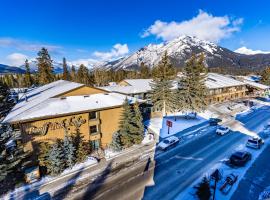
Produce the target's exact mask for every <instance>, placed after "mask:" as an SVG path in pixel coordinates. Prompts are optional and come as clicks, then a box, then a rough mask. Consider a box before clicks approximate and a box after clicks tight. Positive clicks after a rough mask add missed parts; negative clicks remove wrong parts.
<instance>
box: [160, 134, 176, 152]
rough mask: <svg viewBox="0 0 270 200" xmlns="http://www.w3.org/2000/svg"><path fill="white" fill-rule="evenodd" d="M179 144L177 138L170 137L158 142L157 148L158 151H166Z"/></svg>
mask: <svg viewBox="0 0 270 200" xmlns="http://www.w3.org/2000/svg"><path fill="white" fill-rule="evenodd" d="M178 143H179V138H178V137H176V136H171V137H168V138H166V139H165V140H163V141H162V142H160V143H159V144H158V146H157V148H158V149H161V150H163V151H166V150H167V149H168V148H170V147H172V146H175V145H177V144H178Z"/></svg>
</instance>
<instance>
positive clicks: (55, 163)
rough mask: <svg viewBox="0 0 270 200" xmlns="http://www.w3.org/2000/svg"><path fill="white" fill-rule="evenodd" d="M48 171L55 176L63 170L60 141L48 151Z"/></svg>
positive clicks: (62, 154) (63, 162)
mask: <svg viewBox="0 0 270 200" xmlns="http://www.w3.org/2000/svg"><path fill="white" fill-rule="evenodd" d="M48 159H49V165H48V171H49V172H50V174H51V175H53V176H55V175H58V174H60V173H62V172H63V171H64V169H65V160H64V153H63V145H62V142H61V141H60V140H57V141H56V142H55V143H54V144H53V145H52V148H51V150H50V154H49V158H48Z"/></svg>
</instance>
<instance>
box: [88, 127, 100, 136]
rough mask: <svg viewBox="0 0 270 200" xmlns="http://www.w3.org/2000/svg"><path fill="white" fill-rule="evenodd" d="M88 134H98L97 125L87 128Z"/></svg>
mask: <svg viewBox="0 0 270 200" xmlns="http://www.w3.org/2000/svg"><path fill="white" fill-rule="evenodd" d="M89 132H90V135H95V134H97V133H98V126H97V125H92V126H90V127H89Z"/></svg>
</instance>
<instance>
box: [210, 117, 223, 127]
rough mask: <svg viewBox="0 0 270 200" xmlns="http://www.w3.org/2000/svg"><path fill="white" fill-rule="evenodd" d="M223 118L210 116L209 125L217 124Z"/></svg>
mask: <svg viewBox="0 0 270 200" xmlns="http://www.w3.org/2000/svg"><path fill="white" fill-rule="evenodd" d="M221 121H222V120H221V119H219V118H210V119H209V125H210V126H217V125H218V123H219V122H221Z"/></svg>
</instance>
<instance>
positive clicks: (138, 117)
mask: <svg viewBox="0 0 270 200" xmlns="http://www.w3.org/2000/svg"><path fill="white" fill-rule="evenodd" d="M133 107H134V118H133V124H134V127H135V128H134V132H133V134H132V139H133V143H134V144H140V143H141V142H142V140H143V137H144V125H143V117H142V114H141V111H140V108H139V103H138V102H136V103H135V104H134V106H133Z"/></svg>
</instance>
